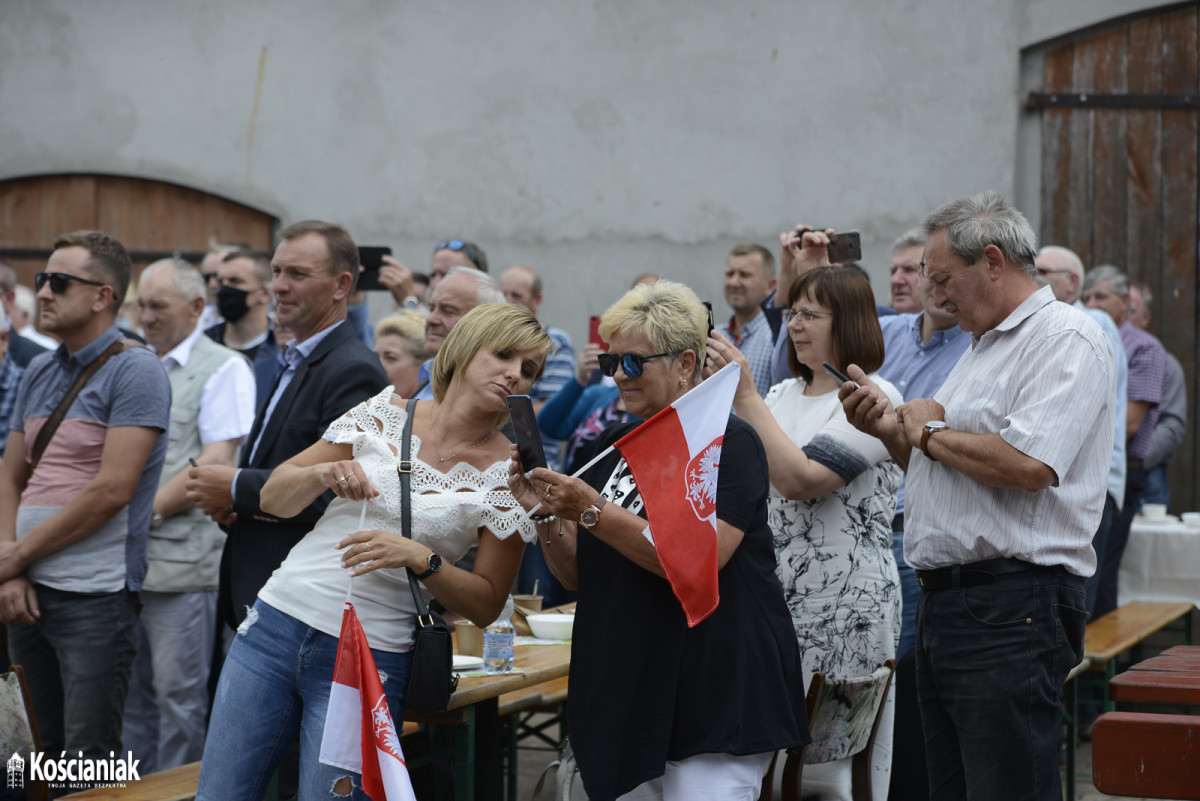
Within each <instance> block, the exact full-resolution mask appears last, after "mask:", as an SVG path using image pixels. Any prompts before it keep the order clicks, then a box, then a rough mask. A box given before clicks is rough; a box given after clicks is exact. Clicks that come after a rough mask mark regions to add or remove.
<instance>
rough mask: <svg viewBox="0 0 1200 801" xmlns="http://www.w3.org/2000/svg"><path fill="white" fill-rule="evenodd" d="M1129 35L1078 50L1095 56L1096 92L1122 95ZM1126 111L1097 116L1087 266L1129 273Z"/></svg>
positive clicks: (1120, 33)
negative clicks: (1109, 265) (1089, 244)
mask: <svg viewBox="0 0 1200 801" xmlns="http://www.w3.org/2000/svg"><path fill="white" fill-rule="evenodd" d="M1128 38H1129V32H1128V28H1127V27H1126V26H1124V25H1121V26H1118V27H1116V28H1112V29H1110V30H1108V31H1105V32H1103V33H1100V34H1098V35H1096V36H1094V37H1092V38H1091V39H1089V40H1088V41H1087V42H1086V45H1079V46H1078V47H1077V48H1076V49H1077V50H1078V49H1080V48H1082V47H1085V46H1086V48H1088V49H1089V50H1092V51H1093V56H1092V57H1093V59H1094V65H1095V66H1094V71H1093V73H1092V83H1093V87H1092V88H1094V89H1095V90H1097V91H1104V92H1116V93H1123V92H1125V91H1126V90H1127V87H1126V82H1125V69H1126V50H1127V44H1128ZM1128 113H1129V112H1128V111H1127V110H1125V109H1109V108H1100V109H1096V110H1095V111H1094V112H1093V114H1092V124H1093V126H1094V128H1093V131H1092V171H1093V173H1092V175H1093V177H1092V207H1091V210H1090V211H1091V214H1090V217H1091V220H1092V248H1091V254H1090V259H1091V260H1090V261H1084V264H1087V265H1091V266H1096V265H1099V264H1115V265H1116V266H1117V268H1118V269H1120V270H1123V271H1126V272H1128V271H1129V270H1130V269H1131V267H1133V265H1131V264H1129V263H1127V262H1126V261H1125V257H1126V250H1125V238H1126V230H1125V210H1126V202H1127V194H1128V191H1129V190H1128V185H1127V179H1126V174H1127V172H1128V166H1129V163H1128V156H1127V154H1126V151H1125V148H1126V142H1125V136H1126V134H1125V120H1126V118H1127V115H1128Z"/></svg>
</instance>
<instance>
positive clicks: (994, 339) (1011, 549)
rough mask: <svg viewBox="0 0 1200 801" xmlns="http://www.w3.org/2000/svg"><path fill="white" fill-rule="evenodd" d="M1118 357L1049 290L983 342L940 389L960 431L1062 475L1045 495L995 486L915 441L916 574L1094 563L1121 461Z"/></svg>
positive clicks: (1074, 568) (909, 531)
mask: <svg viewBox="0 0 1200 801" xmlns="http://www.w3.org/2000/svg"><path fill="white" fill-rule="evenodd" d="M1115 391H1116V390H1115V379H1114V376H1113V356H1112V352H1111V348H1110V347H1109V344H1108V340H1106V339H1105V337H1104V333H1103V332H1102V331H1101V330H1100V328H1099V326H1097V325H1096V323H1095V322H1093V321H1092V319H1091V318H1090V317H1088V316H1087V315H1086V314H1083V313H1082V312H1080V311H1079V310H1078V309H1075V308H1072V307H1071V306H1068V305H1067V304H1065V303H1059V302H1057V301H1055V299H1054V293H1053V291H1052V290H1051V289H1050V287H1043V288H1041V289H1039V290H1038V291H1036V292H1034V293H1033V294H1032V295H1030V296H1029V297H1028V298H1026V299H1025V301H1024V302H1022V303H1021V305H1020V306H1018V307H1017V308H1016V309H1015V310H1013V312H1012V314H1010V315H1009V316H1008V317H1007V318H1005V319H1004V321H1003V322H1001V323H1000V324H999V325H998V326H996V327H995V328H994V329H992V330H990V331H988V332H986V333H985V334H984V335H983V336H981V337H979V338H978V339H976V340H974V341H973V342H972V344H971V347H970V349H969V350H967V352H966V353H964V354H963V356H962V358H961V359H959V361H958V364H957V365H955V367H954V369H953V370H951V371H950V375H949V376H948V377H947V378H946V381H945V383H943V384H942V388H941V389H940V390H938V392H937V393H936V394H935V396H934V399H935V400H937V401H938V402H939V403H940V404H942V406H943V407H945V409H946V423H947V424H948V425H949V427H950V428H952V429H955V430H957V431H966V432H970V433H973V434H999V435H1000V436H1001V437H1002V438H1003V440H1004V441H1005V442H1006V443H1007V444H1009V445H1011V446H1012V447H1013V448H1016V449H1017V450H1019V451H1021V452H1022V453H1024V454H1026V455H1028V456H1030V457H1032V458H1034V459H1037V460H1038V461H1040V462H1042V463H1043V464H1045V465H1047V466H1048V467H1050V469H1052V470H1053V471H1054V474H1055V476H1056V477H1057V479H1058V480H1057V483H1056V484H1054V485H1052V486H1050V487H1047V488H1046V489H1044V490H1041V491H1040V492H1027V491H1025V490H1021V489H999V488H996V487H992V486H989V485H986V484H983V483H981V482H978V481H976V480H975V479H973V478H971V477H969V476H967V475H966V474H965V473H960V472H958V471H957V470H953V469H951V468H949V467H947V466H946V465H945V464H943V463H941V462H936V461H933V460H932V459H930V458H928V457H927V456H925V454H924V453H923V452H922V451H920V449H918V448H914V449H913V451H912V455H911V460H910V462H909V466H908V510H907V511H906V512H905V520H904V522H905V526H904V527H905V537H904V558H905V561H907V562H908V564H909V565H911V566H912V567H914V568H916V569H918V570H930V569H934V568H939V567H947V566H950V565H955V564H966V563H969V562H977V561H980V560H983V559H991V558H994V557H1001V556H1004V557H1013V558H1017V559H1022V560H1024V561H1026V562H1032V563H1034V564H1040V565H1063V566H1065V567H1066V569H1067V570H1069V571H1070V572H1071V573H1074V574H1076V575H1079V576H1089V575H1091V574H1092V573H1093V572H1094V571H1095V569H1096V553H1095V551H1093V550H1092V544H1091V543H1092V535H1093V534H1095V532H1096V527H1097V525H1099V523H1100V516H1101V514H1102V512H1103V510H1104V497H1105V495H1106V493H1107V476H1108V467H1109V461H1110V459H1111V457H1112V440H1111V436H1112V434H1111V432H1112V430H1113V416H1114V411H1115V410H1114V409H1113V406H1114V400H1113V398H1114V393H1115Z"/></svg>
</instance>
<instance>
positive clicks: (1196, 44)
mask: <svg viewBox="0 0 1200 801" xmlns="http://www.w3.org/2000/svg"><path fill="white" fill-rule="evenodd" d="M1163 31H1164V44H1165V46H1164V49H1163V91H1165V92H1196V91H1197V90H1200V62H1198V55H1197V50H1198V49H1200V36H1198V10H1197V6H1196V5H1194V4H1193V5H1191V6H1188V7H1186V8H1182V9H1179V10H1176V11H1173V12H1170V13H1167V14H1165V15H1164V16H1163ZM1162 119H1163V133H1162V140H1163V141H1162V150H1163V160H1162V176H1163V180H1162V195H1163V221H1162V230H1163V245H1162V273H1163V291H1162V292H1161V293H1160V294H1159V298H1158V299H1156V306H1157V311H1156V314H1157V315H1158V320H1159V328H1158V329H1157V330H1158V333H1159V336H1160V339H1162V342H1163V345H1164V346H1165V347H1166V348H1167V350H1168V351H1170V352H1171V353H1172V354H1174V355H1175V357H1176V358H1177V359H1179V362H1180V364H1182V365H1183V366H1184V375H1185V378H1186V382H1187V394H1188V403H1189V407H1190V408H1189V414H1188V420H1189V425H1188V431H1187V434H1186V435H1185V440H1184V445H1183V446H1182V447H1180V448H1179V449H1178V450H1177V451H1176V457H1175V462H1174V464H1173V465H1172V466H1171V470H1170V480H1171V485H1170V486H1171V501H1172V507H1174V508H1176V509H1180V510H1186V509H1196V508H1200V489H1198V488H1197V482H1196V480H1195V476H1196V470H1197V469H1198V468H1200V464H1198V454H1200V426H1197V425H1195V422H1196V421H1197V420H1200V416H1198V415H1200V398H1198V397H1197V394H1198V391H1200V385H1198V384H1197V375H1200V352H1198V351H1197V348H1196V340H1197V336H1200V310H1198V309H1197V305H1196V297H1197V284H1198V281H1200V276H1198V275H1197V259H1196V254H1197V244H1198V233H1200V232H1198V231H1197V213H1198V209H1200V197H1198V196H1197V158H1198V154H1197V147H1198V145H1197V143H1198V140H1200V126H1198V124H1197V123H1198V119H1200V114H1198V113H1197V112H1195V111H1190V112H1189V111H1164V112H1162Z"/></svg>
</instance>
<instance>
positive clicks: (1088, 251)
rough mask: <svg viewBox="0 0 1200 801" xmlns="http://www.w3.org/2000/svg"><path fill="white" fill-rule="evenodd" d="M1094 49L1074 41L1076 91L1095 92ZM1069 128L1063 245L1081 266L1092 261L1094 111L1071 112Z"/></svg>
mask: <svg viewBox="0 0 1200 801" xmlns="http://www.w3.org/2000/svg"><path fill="white" fill-rule="evenodd" d="M1096 58H1097V51H1096V48H1094V47H1087V46H1086V42H1081V43H1077V44H1076V46H1075V51H1074V57H1073V60H1072V65H1071V89H1072V90H1073V91H1077V92H1090V91H1095V89H1096V86H1095V74H1096ZM1070 114H1071V116H1070V120H1069V122H1068V127H1069V129H1070V134H1069V135H1070V137H1071V142H1072V144H1071V151H1070V153H1069V154H1068V155H1067V158H1066V160H1065V161H1064V164H1063V167H1064V168H1065V169H1066V173H1067V174H1066V180H1067V206H1066V215H1065V222H1066V226H1065V231H1064V240H1063V241H1061V242H1059V243H1058V244H1060V245H1064V246H1066V247H1068V248H1070V249H1071V250H1073V251H1075V252H1076V253H1077V254H1079V258H1081V259H1082V260H1083V264H1084V266H1085V267H1086V266H1088V265H1091V264H1093V261H1092V259H1093V252H1094V248H1093V246H1092V224H1093V221H1094V219H1095V215H1094V213H1093V211H1092V207H1093V203H1094V185H1093V177H1094V166H1093V164H1092V154H1093V149H1094V143H1093V141H1092V137H1093V136H1094V135H1095V133H1096V126H1095V112H1094V111H1093V110H1090V109H1076V110H1073V111H1071V113H1070Z"/></svg>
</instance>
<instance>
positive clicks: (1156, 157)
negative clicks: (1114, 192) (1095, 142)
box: [1119, 16, 1163, 298]
mask: <svg viewBox="0 0 1200 801" xmlns="http://www.w3.org/2000/svg"><path fill="white" fill-rule="evenodd" d="M1162 49H1163V23H1162V18H1161V17H1160V16H1152V17H1145V18H1143V19H1139V20H1136V21H1134V22H1131V23H1130V24H1129V49H1128V53H1127V56H1126V58H1127V67H1126V84H1127V86H1128V89H1129V91H1130V92H1144V93H1146V94H1160V93H1162ZM1125 119H1126V143H1125V150H1126V158H1127V160H1128V168H1127V170H1126V174H1127V182H1126V187H1127V195H1126V219H1125V230H1126V241H1125V254H1124V257H1123V259H1122V261H1121V262H1119V263H1121V264H1125V265H1128V267H1129V270H1130V274H1131V277H1133V278H1134V280H1137V281H1141V282H1142V283H1144V284H1146V285H1147V286H1149V287H1150V291H1151V293H1152V294H1153V296H1154V297H1155V298H1157V297H1158V296H1159V295H1160V294H1161V292H1162V270H1161V269H1160V268H1159V267H1160V264H1161V262H1162V169H1161V164H1162V114H1161V113H1160V112H1159V111H1157V110H1154V111H1151V110H1145V111H1127V112H1125Z"/></svg>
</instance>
